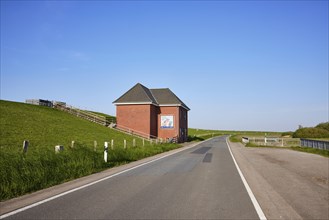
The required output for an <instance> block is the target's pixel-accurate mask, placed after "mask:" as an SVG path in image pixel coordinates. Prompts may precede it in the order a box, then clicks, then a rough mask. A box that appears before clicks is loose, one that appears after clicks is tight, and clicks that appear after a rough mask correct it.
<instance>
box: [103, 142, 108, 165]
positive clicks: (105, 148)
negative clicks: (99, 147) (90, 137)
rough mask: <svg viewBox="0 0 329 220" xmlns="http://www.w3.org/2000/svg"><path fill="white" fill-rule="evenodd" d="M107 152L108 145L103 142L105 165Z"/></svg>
mask: <svg viewBox="0 0 329 220" xmlns="http://www.w3.org/2000/svg"><path fill="white" fill-rule="evenodd" d="M107 151H108V143H107V142H104V161H105V163H107Z"/></svg>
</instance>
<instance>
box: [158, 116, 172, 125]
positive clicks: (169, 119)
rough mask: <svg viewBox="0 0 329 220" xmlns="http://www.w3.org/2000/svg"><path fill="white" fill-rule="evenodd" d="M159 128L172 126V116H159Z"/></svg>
mask: <svg viewBox="0 0 329 220" xmlns="http://www.w3.org/2000/svg"><path fill="white" fill-rule="evenodd" d="M160 127H161V128H174V116H173V115H162V116H161V126H160Z"/></svg>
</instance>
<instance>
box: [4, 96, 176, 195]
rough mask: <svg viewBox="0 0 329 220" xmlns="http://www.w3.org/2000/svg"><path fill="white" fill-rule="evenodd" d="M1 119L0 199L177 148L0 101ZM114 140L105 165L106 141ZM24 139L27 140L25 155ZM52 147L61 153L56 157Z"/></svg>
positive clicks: (41, 108) (38, 108)
mask: <svg viewBox="0 0 329 220" xmlns="http://www.w3.org/2000/svg"><path fill="white" fill-rule="evenodd" d="M0 115H1V117H0V137H1V138H0V200H1V201H4V200H7V199H10V198H14V197H17V196H21V195H24V194H27V193H31V192H34V191H37V190H40V189H44V188H47V187H50V186H54V185H57V184H60V183H63V182H66V181H69V180H73V179H75V178H79V177H82V176H86V175H89V174H92V173H96V172H99V171H102V170H104V169H107V168H111V167H114V166H118V165H121V164H125V163H129V162H131V161H136V160H140V159H142V158H145V157H148V156H152V155H155V154H158V153H162V152H165V151H168V150H172V149H175V148H178V147H180V145H178V144H158V145H155V144H151V143H150V142H148V141H145V146H144V147H143V140H142V139H140V138H136V137H134V136H131V135H127V134H124V133H121V132H118V131H115V130H113V129H110V128H106V127H104V126H101V125H98V124H95V123H92V122H90V121H87V120H84V119H81V118H78V117H76V116H74V115H71V114H68V113H66V112H62V111H59V110H57V109H52V108H49V107H44V106H35V105H29V104H24V103H17V102H9V101H3V100H0ZM112 139H113V140H114V149H113V150H112V149H111V148H109V151H108V163H105V162H104V158H103V152H104V142H105V141H106V142H109V143H110V142H111V140H112ZM133 139H135V140H136V147H133ZM24 140H29V147H28V150H27V153H23V147H22V146H23V141H24ZM124 140H127V149H123V142H124ZM72 141H74V148H71V144H72ZM95 141H97V147H96V151H95V148H94V142H95ZM55 145H63V146H64V150H63V151H61V152H59V153H57V154H56V153H55V149H54V147H55Z"/></svg>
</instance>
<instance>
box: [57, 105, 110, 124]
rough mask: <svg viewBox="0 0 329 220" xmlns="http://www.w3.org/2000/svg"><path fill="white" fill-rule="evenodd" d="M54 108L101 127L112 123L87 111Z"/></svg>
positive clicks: (73, 108) (69, 107)
mask: <svg viewBox="0 0 329 220" xmlns="http://www.w3.org/2000/svg"><path fill="white" fill-rule="evenodd" d="M54 108H56V109H59V110H62V111H65V112H68V113H70V114H73V115H76V116H78V117H80V118H84V119H86V120H89V121H92V122H95V123H97V124H101V125H104V126H108V125H110V124H111V123H112V122H111V121H110V120H108V119H107V118H106V117H105V116H101V115H97V114H94V113H91V112H87V111H82V110H80V109H78V108H75V107H73V106H69V105H65V106H64V105H54Z"/></svg>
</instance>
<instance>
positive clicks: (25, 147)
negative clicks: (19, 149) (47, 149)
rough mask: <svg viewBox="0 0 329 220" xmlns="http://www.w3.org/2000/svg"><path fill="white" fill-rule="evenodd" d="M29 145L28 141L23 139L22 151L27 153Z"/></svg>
mask: <svg viewBox="0 0 329 220" xmlns="http://www.w3.org/2000/svg"><path fill="white" fill-rule="evenodd" d="M28 147H29V141H27V140H25V141H23V153H27V148H28Z"/></svg>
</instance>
